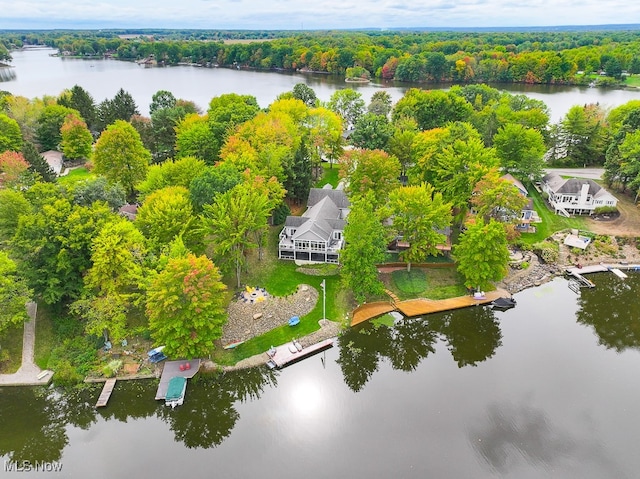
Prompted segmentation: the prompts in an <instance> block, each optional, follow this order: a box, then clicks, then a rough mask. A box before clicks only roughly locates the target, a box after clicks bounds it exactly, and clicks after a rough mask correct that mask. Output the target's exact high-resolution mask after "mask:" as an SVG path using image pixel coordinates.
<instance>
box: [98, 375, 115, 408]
mask: <svg viewBox="0 0 640 479" xmlns="http://www.w3.org/2000/svg"><path fill="white" fill-rule="evenodd" d="M115 386H116V379H115V378H111V379H107V381H106V382H105V383H104V387H103V388H102V392H101V393H100V397H99V398H98V402H97V403H96V407H105V406H106V405H107V403H108V402H109V398H110V397H111V393H112V392H113V388H114V387H115Z"/></svg>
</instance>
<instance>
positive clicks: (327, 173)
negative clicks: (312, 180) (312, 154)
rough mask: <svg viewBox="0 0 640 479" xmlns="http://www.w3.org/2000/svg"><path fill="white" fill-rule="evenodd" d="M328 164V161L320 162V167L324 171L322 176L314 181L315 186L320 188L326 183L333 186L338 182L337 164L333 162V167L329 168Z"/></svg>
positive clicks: (338, 169)
mask: <svg viewBox="0 0 640 479" xmlns="http://www.w3.org/2000/svg"><path fill="white" fill-rule="evenodd" d="M330 166H331V165H330V164H329V163H322V169H323V170H324V173H323V174H322V178H320V179H318V181H316V184H315V187H316V188H322V187H323V186H324V185H326V184H330V185H331V186H333V187H334V188H335V187H336V186H338V183H339V182H340V175H339V171H340V168H338V165H336V164H335V163H334V165H333V168H330Z"/></svg>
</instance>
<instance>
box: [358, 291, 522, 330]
mask: <svg viewBox="0 0 640 479" xmlns="http://www.w3.org/2000/svg"><path fill="white" fill-rule="evenodd" d="M502 297H508V298H510V297H511V294H510V293H509V292H508V291H505V290H503V289H496V290H495V291H488V292H486V293H485V294H484V296H483V297H482V298H476V297H474V296H458V297H456V298H449V299H438V300H433V299H425V298H420V299H409V300H407V301H398V302H396V303H395V305H392V304H391V303H389V302H386V301H377V302H375V303H367V304H364V305H362V306H360V307H359V308H357V309H356V310H354V312H353V316H352V319H351V326H355V325H356V324H360V323H362V322H364V321H367V320H369V319H372V318H375V317H377V316H380V315H382V314H385V313H389V312H391V311H400V312H401V313H402V314H403V315H405V316H408V317H411V316H420V315H423V314H431V313H438V312H440V311H450V310H452V309H460V308H467V307H469V306H477V305H481V304H488V303H491V302H492V301H495V300H496V299H498V298H502Z"/></svg>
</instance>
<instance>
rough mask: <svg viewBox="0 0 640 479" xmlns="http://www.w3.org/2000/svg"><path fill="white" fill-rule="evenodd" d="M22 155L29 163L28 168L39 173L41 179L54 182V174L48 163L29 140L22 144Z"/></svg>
mask: <svg viewBox="0 0 640 479" xmlns="http://www.w3.org/2000/svg"><path fill="white" fill-rule="evenodd" d="M22 156H24V159H25V160H27V163H29V169H30V170H31V171H32V172H34V173H37V174H38V175H40V178H42V181H46V182H49V183H51V182H54V181H55V180H56V174H55V172H54V171H53V170H52V169H51V167H50V166H49V163H47V161H46V160H45V159H44V157H43V156H42V155H41V154H40V153H38V149H37V148H36V146H35V145H34V144H33V143H31V142H30V141H25V142H24V145H23V146H22Z"/></svg>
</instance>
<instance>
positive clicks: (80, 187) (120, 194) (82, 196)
mask: <svg viewBox="0 0 640 479" xmlns="http://www.w3.org/2000/svg"><path fill="white" fill-rule="evenodd" d="M126 199H127V198H126V193H125V191H124V188H123V187H122V185H120V183H111V184H110V183H109V182H108V181H107V179H106V178H105V177H104V176H98V177H97V178H93V179H90V180H84V181H80V182H78V183H76V184H75V185H74V186H73V202H74V203H75V204H77V205H80V206H87V207H89V206H91V205H92V204H93V203H95V202H96V201H102V202H104V203H106V204H107V205H109V208H111V210H112V211H117V210H118V209H119V208H120V207H121V206H122V205H124V204H125V203H126Z"/></svg>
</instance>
